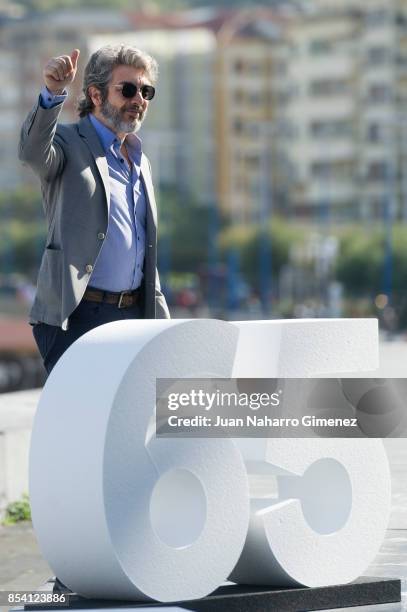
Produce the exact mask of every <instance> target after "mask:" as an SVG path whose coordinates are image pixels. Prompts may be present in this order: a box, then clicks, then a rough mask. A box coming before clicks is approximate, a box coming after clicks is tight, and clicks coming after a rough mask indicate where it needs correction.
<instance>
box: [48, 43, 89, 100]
mask: <svg viewBox="0 0 407 612" xmlns="http://www.w3.org/2000/svg"><path fill="white" fill-rule="evenodd" d="M79 53H80V51H79V49H74V50H73V51H72V53H71V55H60V56H58V57H51V59H49V60H48V62H47V63H46V65H45V67H44V70H43V77H44V82H45V85H46V86H47V89H48V90H49V91H50V92H51V93H52V94H55V95H57V94H61V93H62V92H63V91H64V89H65V87H67V86H68V85H69V84H70V83H72V81H73V80H74V78H75V75H76V70H77V67H78V58H79Z"/></svg>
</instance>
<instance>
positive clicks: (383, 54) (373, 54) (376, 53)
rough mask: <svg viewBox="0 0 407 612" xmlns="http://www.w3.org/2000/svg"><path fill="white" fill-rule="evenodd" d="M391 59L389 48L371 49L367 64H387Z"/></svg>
mask: <svg viewBox="0 0 407 612" xmlns="http://www.w3.org/2000/svg"><path fill="white" fill-rule="evenodd" d="M389 58H390V52H389V49H388V48H387V47H370V49H368V50H367V63H368V64H373V65H375V66H377V65H380V64H385V63H386V62H387V61H388V60H389Z"/></svg>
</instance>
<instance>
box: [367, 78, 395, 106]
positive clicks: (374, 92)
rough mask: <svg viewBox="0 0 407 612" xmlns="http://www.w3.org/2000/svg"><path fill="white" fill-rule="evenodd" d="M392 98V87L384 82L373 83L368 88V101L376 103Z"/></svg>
mask: <svg viewBox="0 0 407 612" xmlns="http://www.w3.org/2000/svg"><path fill="white" fill-rule="evenodd" d="M391 98H392V87H391V86H390V85H387V84H383V83H376V84H374V85H371V86H370V87H369V90H368V101H369V102H371V103H374V104H381V103H383V102H388V101H390V100H391Z"/></svg>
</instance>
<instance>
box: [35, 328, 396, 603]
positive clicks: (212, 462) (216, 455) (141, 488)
mask: <svg viewBox="0 0 407 612" xmlns="http://www.w3.org/2000/svg"><path fill="white" fill-rule="evenodd" d="M377 348H378V346H377V323H376V321H374V320H372V319H367V320H360V319H359V320H351V319H349V320H317V321H311V320H306V321H273V322H264V321H260V322H244V323H225V322H221V321H211V320H187V321H180V320H178V321H177V320H172V321H168V320H162V321H120V322H115V323H110V324H108V325H103V326H101V327H98V328H96V329H94V330H92V331H91V332H89V333H88V334H86V335H85V336H83V337H82V338H80V339H79V340H78V341H77V342H76V343H75V344H74V345H72V346H71V347H70V348H69V349H68V351H67V352H66V353H65V354H64V355H63V356H62V358H61V359H60V361H59V362H58V364H57V366H56V367H55V368H54V370H53V372H52V374H51V376H50V377H49V379H48V381H47V383H46V385H45V387H44V390H43V393H42V397H41V400H40V404H39V407H38V411H37V415H36V420H35V424H34V429H33V435H32V447H31V460H30V496H31V507H32V515H33V523H34V527H35V530H36V534H37V537H38V540H39V544H40V548H41V550H42V553H43V555H44V557H45V558H46V559H47V561H48V563H49V564H50V566H51V567H52V568H53V570H54V572H55V573H56V575H58V577H59V578H60V579H61V580H62V581H63V582H64V583H65V584H66V585H67V586H69V587H70V588H71V589H72V590H73V591H75V592H78V593H80V594H82V595H84V596H87V597H98V598H103V597H105V598H109V599H114V598H117V599H129V600H131V599H134V600H138V599H146V600H148V599H156V600H159V601H163V602H166V601H177V600H185V599H194V598H199V597H202V596H204V595H207V594H208V593H210V592H212V591H213V590H214V589H216V587H217V586H219V584H220V583H222V582H223V581H224V580H226V579H227V577H228V576H230V575H231V576H232V579H235V580H239V581H241V582H246V583H247V582H251V583H253V584H281V585H283V584H305V585H310V586H322V585H325V584H332V583H333V582H336V583H338V582H341V581H342V582H344V581H351V580H352V579H354V578H356V577H357V576H358V575H360V573H362V572H363V570H364V569H365V568H366V567H367V565H368V564H369V562H370V561H371V560H372V558H373V557H374V555H375V554H376V552H377V550H378V548H379V546H380V543H381V541H382V537H383V533H384V529H385V527H386V525H387V520H388V513H389V505H390V486H389V482H390V479H389V472H388V467H387V462H386V458H385V455H384V452H383V449H382V446H381V443H380V442H379V441H377V440H332V439H331V440H314V439H311V440H302V439H297V440H290V439H286V440H282V439H280V440H268V441H266V440H245V441H244V442H245V443H246V445H245V444H244V443H242V444H240V443H239V447H240V449H239V447H238V445H237V444H235V443H234V442H233V441H232V440H230V439H199V440H198V439H187V438H185V439H179V438H178V439H163V438H156V437H155V435H154V433H155V431H154V430H155V423H154V405H155V382H156V378H209V377H217V378H230V377H259V378H260V377H270V378H271V377H277V376H278V377H284V376H287V377H289V376H291V377H293V376H294V377H295V376H317V375H319V374H324V373H326V374H329V373H338V372H344V371H350V370H352V371H362V370H373V369H375V368H376V367H377ZM243 459H244V460H243ZM244 461H246V463H245V462H244ZM271 464H272V465H271ZM259 465H261V466H262V469H263V470H264V471H266V472H267V471H268V470H270V469H271V471H273V470H274V472H275V471H276V470H277V471H279V472H280V474H285V475H286V476H287V475H290V473H291V474H294V475H295V474H296V475H298V478H299V480H298V479H297V485H296V486H297V488H296V487H295V486H294V487H291V489H290V486H289V485H288V483H289V480H287V479H286V480H285V481H284V480H283V479H280V480H279V488H280V490H279V493H278V495H279V496H280V497H281V499H282V501H281V499H280V501H278V500H277V502H278V503H274V504H273V503H270V500H267V499H266V500H260V501H259V500H256V499H252V500H251V502H250V495H249V486H248V471H249V472H252V471H253V466H259ZM273 466H274V467H273ZM256 469H258V468H254V471H256ZM313 470H314V472H313ZM318 470H319V471H318ZM303 474H304V476H303V477H302V480H303V483H308V485H309V487H310V491H311V492H312V493H314V492H315V490H316V489H315V487H316V483H317V482H318V481H319V480H321V482H323V483H325V485H326V486H328V483H329V481H330V480H331V479H332V478H333V479H334V482H335V483H336V485H337V486H338V490H337V500H338V504H339V509H338V511H337V512H336V513H334V516H333V517H328V518H327V512H326V509H325V508H323V507H321V508H318V507H317V506H316V505H315V504H313V497H312V493H311V492H308V493H307V490H305V489H304V487H302V489H301V483H300V482H299V481H300V480H301V476H302V475H303ZM373 475H374V480H373ZM287 487H288V488H287ZM331 492H332V495H335V488H334V487H331ZM293 495H294V500H293V499H292V496H293ZM295 496H296V499H295ZM323 497H324V496H323ZM324 499H327V496H326V495H325V497H324ZM274 501H275V500H274ZM331 507H332V506H330V508H331ZM303 511H304V512H305V514H304V512H303ZM250 514H251V517H250ZM249 519H250V525H249ZM367 537H368V538H370V540H369V543H365V538H367ZM361 541H363V544H364V552H363V553H361V552H360V549H361V546H360V542H361ZM245 542H246V544H245ZM304 559H305V561H304Z"/></svg>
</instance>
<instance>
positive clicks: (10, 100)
mask: <svg viewBox="0 0 407 612" xmlns="http://www.w3.org/2000/svg"><path fill="white" fill-rule="evenodd" d="M128 29H129V21H128V19H127V17H126V16H125V15H122V14H120V13H118V12H116V11H97V12H95V11H86V10H84V11H83V12H81V14H80V16H78V13H77V12H75V11H57V12H55V13H50V14H47V19H46V21H44V19H43V17H42V16H41V15H31V16H28V17H23V18H19V19H10V20H5V21H4V22H3V23H2V24H1V26H0V51H1V53H0V77H1V79H2V83H3V84H5V87H4V88H3V92H2V95H1V97H0V188H1V189H2V190H4V191H7V190H12V189H15V188H17V187H18V186H20V185H24V184H37V182H36V179H35V177H34V175H33V174H32V173H31V172H29V171H27V170H26V169H25V168H23V167H22V165H21V164H20V162H19V161H18V159H17V143H18V139H19V133H20V128H21V123H22V121H23V119H24V117H25V116H26V115H27V113H28V111H29V110H30V108H31V107H32V106H33V104H34V103H35V101H36V99H37V98H38V95H39V92H40V90H41V87H42V86H43V80H42V69H43V67H44V65H45V63H46V61H47V60H48V59H49V58H50V57H52V56H54V55H61V54H65V53H70V52H71V51H72V49H74V48H79V49H80V50H81V58H80V60H79V72H78V76H77V78H76V80H75V81H74V83H73V85H72V87H71V88H70V92H69V97H68V100H67V101H66V103H65V104H64V109H63V113H62V117H61V119H62V121H72V120H74V119H75V117H76V113H75V106H76V99H77V97H78V95H79V93H80V87H81V80H82V70H83V66H84V63H85V62H86V58H87V57H88V37H89V34H90V33H92V32H93V33H98V32H99V33H100V32H105V31H109V32H114V31H128Z"/></svg>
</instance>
